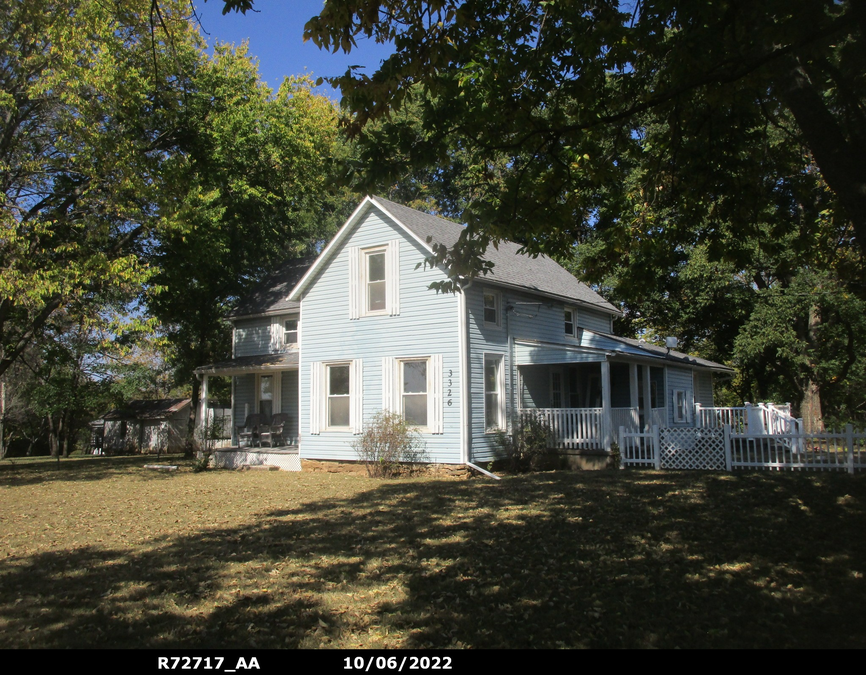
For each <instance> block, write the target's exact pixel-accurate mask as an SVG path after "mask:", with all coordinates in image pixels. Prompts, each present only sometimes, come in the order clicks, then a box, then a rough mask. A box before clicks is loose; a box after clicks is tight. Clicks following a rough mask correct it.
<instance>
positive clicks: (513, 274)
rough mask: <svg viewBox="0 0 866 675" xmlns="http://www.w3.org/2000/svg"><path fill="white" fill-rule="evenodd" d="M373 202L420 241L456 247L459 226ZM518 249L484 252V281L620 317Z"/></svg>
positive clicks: (556, 269)
mask: <svg viewBox="0 0 866 675" xmlns="http://www.w3.org/2000/svg"><path fill="white" fill-rule="evenodd" d="M373 200H374V201H375V202H377V203H378V204H379V205H380V206H382V208H384V209H385V210H386V211H388V213H390V214H391V215H392V216H394V217H395V218H396V219H397V220H399V221H400V222H401V223H403V225H405V226H406V227H407V228H408V229H409V230H411V231H412V232H413V233H414V234H415V235H416V236H417V237H418V238H419V239H420V240H421V241H427V237H431V238H432V241H433V242H434V243H438V244H444V245H445V246H448V247H449V248H450V247H452V246H454V244H455V243H457V239H458V237H459V236H460V233H461V232H462V231H463V226H462V225H458V224H457V223H452V222H451V221H448V220H444V219H443V218H439V217H437V216H431V215H430V214H428V213H423V212H421V211H416V210H415V209H410V208H409V207H407V206H403V205H401V204H397V203H395V202H392V201H389V200H387V199H384V198H383V197H373ZM519 248H520V245H519V244H515V243H514V242H511V241H502V242H500V243H499V248H498V249H497V248H493V247H492V246H491V247H490V248H488V249H487V252H486V253H485V254H484V257H485V259H487V260H489V261H490V262H492V263H493V265H494V267H493V271H492V272H491V273H490V274H488V275H486V276H485V277H483V279H484V281H485V282H492V283H500V284H505V285H508V286H517V287H520V288H525V289H526V290H528V291H532V292H535V293H541V294H543V295H553V296H556V297H560V298H565V299H573V300H576V301H578V302H579V303H584V304H588V305H592V306H594V307H597V308H598V309H600V310H602V311H605V312H610V313H613V314H620V313H621V312H620V311H619V310H618V309H617V308H616V307H614V306H613V305H612V304H610V303H609V302H608V301H607V300H605V299H604V298H603V297H601V296H600V295H599V294H598V293H596V292H595V291H593V290H592V289H591V288H589V286H587V285H586V284H584V283H582V282H580V281H578V280H577V279H576V278H575V277H574V276H572V275H571V274H570V273H569V272H567V271H566V270H565V269H564V268H563V267H562V266H560V265H559V264H558V263H557V262H555V261H554V260H551V259H550V258H548V257H547V256H545V255H540V256H538V257H537V258H532V257H531V256H528V255H526V254H522V253H518V252H517V251H518V249H519Z"/></svg>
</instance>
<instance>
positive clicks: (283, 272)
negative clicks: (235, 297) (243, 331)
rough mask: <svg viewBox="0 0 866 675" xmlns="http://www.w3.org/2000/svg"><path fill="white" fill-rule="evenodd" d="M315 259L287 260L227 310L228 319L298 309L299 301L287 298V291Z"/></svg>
mask: <svg viewBox="0 0 866 675" xmlns="http://www.w3.org/2000/svg"><path fill="white" fill-rule="evenodd" d="M315 260H316V258H315V257H314V256H309V257H306V258H295V259H294V260H288V261H286V262H285V263H283V265H281V266H280V268H279V269H277V270H276V271H275V272H274V273H273V274H271V275H270V276H269V277H267V278H266V279H265V280H264V281H262V283H260V284H259V285H258V286H256V287H255V288H254V289H253V290H252V291H250V292H249V293H248V294H247V295H245V296H244V297H243V298H241V300H240V301H239V302H238V306H237V307H236V308H235V309H233V310H232V311H231V312H229V314H228V317H229V318H230V319H238V318H240V317H243V316H252V315H261V314H280V313H283V312H286V311H292V310H298V309H300V307H301V304H300V303H299V302H295V301H293V300H289V292H290V291H291V290H292V288H294V286H295V284H296V283H298V281H299V280H300V278H301V277H302V276H304V274H305V273H306V271H307V270H308V269H309V268H310V266H311V265H312V264H313V262H314V261H315Z"/></svg>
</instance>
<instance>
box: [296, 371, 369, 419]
mask: <svg viewBox="0 0 866 675" xmlns="http://www.w3.org/2000/svg"><path fill="white" fill-rule="evenodd" d="M309 372H310V417H309V421H310V433H311V434H313V435H316V434H321V433H324V432H329V431H348V432H351V433H353V434H359V433H361V430H362V427H363V412H364V401H363V384H364V369H363V364H362V362H361V359H354V360H352V361H342V362H341V361H336V362H332V363H326V362H322V361H314V362H312V363H310V371H309Z"/></svg>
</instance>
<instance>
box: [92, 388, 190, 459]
mask: <svg viewBox="0 0 866 675" xmlns="http://www.w3.org/2000/svg"><path fill="white" fill-rule="evenodd" d="M190 403H191V400H190V399H188V398H164V399H159V400H154V401H143V400H138V401H130V402H129V403H128V404H127V405H126V406H124V407H123V408H118V409H116V410H112V411H111V412H109V413H106V414H105V415H104V416H103V417H102V420H103V422H104V432H103V440H102V449H103V451H104V452H105V453H106V454H113V453H117V452H141V453H159V452H178V451H180V450H182V449H183V446H184V442H185V439H186V430H187V424H188V423H189V406H190Z"/></svg>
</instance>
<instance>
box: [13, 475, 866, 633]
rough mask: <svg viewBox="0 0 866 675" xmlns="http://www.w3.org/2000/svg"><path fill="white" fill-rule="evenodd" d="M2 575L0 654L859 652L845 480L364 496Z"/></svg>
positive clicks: (544, 483) (419, 489) (705, 480)
mask: <svg viewBox="0 0 866 675" xmlns="http://www.w3.org/2000/svg"><path fill="white" fill-rule="evenodd" d="M371 485H373V487H372V488H371V489H368V490H365V491H363V492H357V493H355V494H354V495H353V496H349V497H341V498H328V499H322V500H319V501H313V502H308V503H305V504H302V505H300V506H298V507H297V508H288V509H284V510H279V511H272V512H269V513H265V514H263V515H262V516H261V518H260V520H259V521H258V523H257V524H256V525H255V526H253V527H231V528H222V529H212V530H207V531H202V532H199V533H197V534H196V535H194V536H180V537H176V538H173V539H171V540H169V541H167V542H165V543H164V545H157V546H156V547H154V548H152V549H150V550H101V549H98V548H95V547H87V548H79V549H75V550H72V551H60V552H50V553H41V554H38V555H34V556H31V557H26V558H16V559H8V558H7V560H6V561H5V562H4V563H3V564H2V566H0V599H2V602H0V646H2V647H22V646H34V647H104V646H111V647H181V646H183V647H251V646H252V647H260V648H263V647H299V646H300V647H317V646H341V647H351V646H355V645H361V646H367V647H373V646H382V647H388V646H391V647H396V646H400V647H449V646H465V647H475V648H497V647H548V648H556V647H569V648H576V647H650V646H654V647H863V646H866V618H864V617H866V611H864V607H866V602H864V601H866V583H864V578H863V573H866V544H864V538H863V531H864V525H866V514H864V505H866V482H864V481H863V480H862V479H861V478H860V477H855V478H851V477H848V476H829V475H826V476H825V475H821V476H815V475H810V476H805V475H784V476H780V475H766V474H763V475H759V474H744V475H727V474H725V475H722V474H695V473H681V474H677V473H654V472H645V473H640V472H604V473H601V472H599V473H594V474H591V473H547V474H538V475H532V476H522V477H514V478H509V479H507V480H504V481H502V482H501V483H497V484H494V483H488V482H481V481H464V482H457V481H423V482H422V481H399V482H375V483H371Z"/></svg>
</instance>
